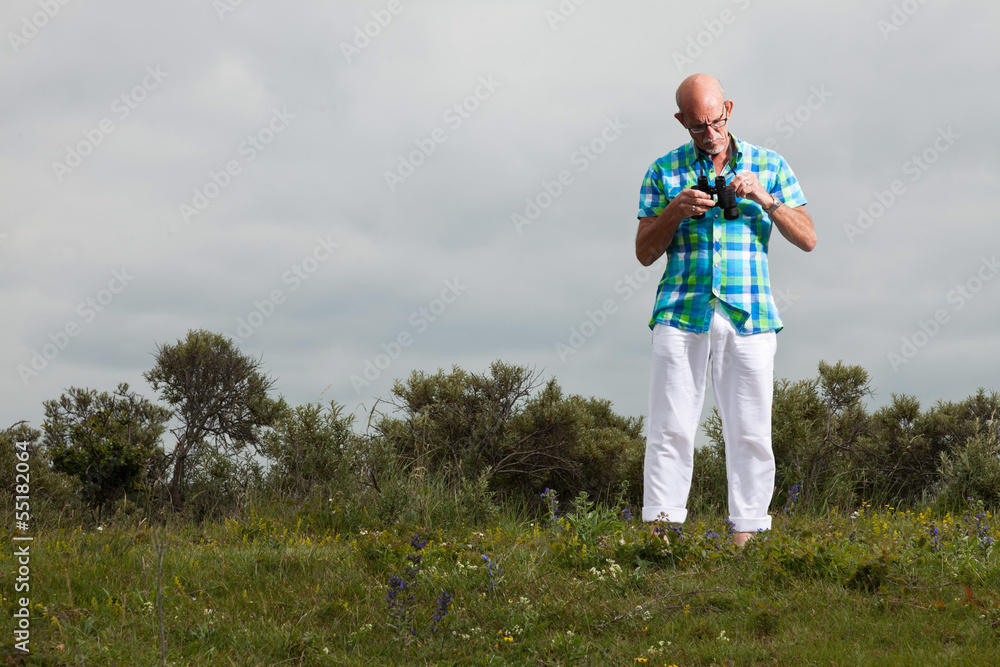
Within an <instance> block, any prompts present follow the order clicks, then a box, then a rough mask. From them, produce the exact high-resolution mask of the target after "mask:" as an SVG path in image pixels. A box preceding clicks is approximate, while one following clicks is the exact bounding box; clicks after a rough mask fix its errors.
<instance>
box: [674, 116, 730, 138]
mask: <svg viewBox="0 0 1000 667" xmlns="http://www.w3.org/2000/svg"><path fill="white" fill-rule="evenodd" d="M727 122H729V112H728V111H727V112H726V117H725V118H720V119H719V120H716V121H713V122H711V123H708V124H703V125H695V126H694V127H687V125H685V126H684V127H687V131H688V132H690V133H691V134H703V133H704V132H705V130H707V129H708V128H712V129H713V130H721V129H722V128H724V127H725V126H726V123H727Z"/></svg>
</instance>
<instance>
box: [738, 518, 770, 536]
mask: <svg viewBox="0 0 1000 667" xmlns="http://www.w3.org/2000/svg"><path fill="white" fill-rule="evenodd" d="M729 520H730V521H731V522H732V524H733V530H735V531H736V532H737V533H756V532H758V531H761V530H771V517H769V516H768V517H764V518H762V519H743V518H739V517H733V516H731V517H729Z"/></svg>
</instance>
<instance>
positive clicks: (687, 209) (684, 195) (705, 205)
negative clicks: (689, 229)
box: [667, 188, 715, 219]
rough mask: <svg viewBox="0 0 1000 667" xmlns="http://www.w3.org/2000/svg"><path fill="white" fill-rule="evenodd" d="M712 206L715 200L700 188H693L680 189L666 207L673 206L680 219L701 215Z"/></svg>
mask: <svg viewBox="0 0 1000 667" xmlns="http://www.w3.org/2000/svg"><path fill="white" fill-rule="evenodd" d="M714 206H715V200H714V199H712V196H711V195H709V194H706V193H704V192H702V191H701V190H695V189H694V188H688V189H687V190H681V191H680V194H678V195H677V196H676V197H674V198H673V199H672V200H671V201H670V203H669V204H667V208H671V207H673V208H674V210H675V211H676V212H677V214H678V215H680V217H681V219H683V218H692V217H694V216H696V215H701V214H702V213H704V212H705V211H708V210H710V209H711V208H712V207H714Z"/></svg>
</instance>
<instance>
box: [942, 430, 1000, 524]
mask: <svg viewBox="0 0 1000 667" xmlns="http://www.w3.org/2000/svg"><path fill="white" fill-rule="evenodd" d="M998 431H1000V429H998V425H997V423H996V421H993V422H992V423H989V422H988V423H986V424H982V423H979V422H977V423H976V428H975V430H974V431H973V433H972V436H971V437H969V439H968V440H966V441H965V443H964V444H963V445H962V446H961V447H957V448H955V449H954V450H953V451H951V452H950V453H943V452H942V454H941V463H940V468H939V473H940V476H941V492H940V496H939V499H940V501H941V502H942V503H943V504H944V505H945V506H946V507H949V508H956V507H961V506H964V505H965V503H966V501H967V500H968V499H969V498H974V499H976V500H981V501H983V502H984V503H985V504H987V505H991V506H993V507H997V506H1000V436H998Z"/></svg>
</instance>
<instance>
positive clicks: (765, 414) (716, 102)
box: [635, 74, 816, 547]
mask: <svg viewBox="0 0 1000 667" xmlns="http://www.w3.org/2000/svg"><path fill="white" fill-rule="evenodd" d="M676 100H677V108H678V112H677V113H676V114H674V117H675V118H676V119H677V120H678V121H679V122H680V124H681V125H682V126H683V127H684V128H685V130H687V132H688V133H689V134H690V136H691V141H690V142H689V143H687V144H686V145H684V146H681V147H680V148H678V149H676V150H674V151H672V152H670V153H668V154H666V155H665V156H663V157H662V158H660V159H659V160H657V161H656V162H654V163H653V164H652V166H650V168H649V171H648V172H647V173H646V177H645V179H644V181H643V184H642V191H641V202H640V207H639V216H638V217H639V231H638V233H637V234H636V239H635V254H636V257H637V258H638V260H639V261H640V262H641V263H642V265H643V266H649V265H650V264H652V263H653V262H655V261H656V260H657V259H659V258H660V256H661V255H663V254H664V253H666V255H667V267H666V270H665V271H664V273H663V278H662V279H661V280H660V285H659V289H658V290H657V294H656V304H655V307H654V309H653V318H652V320H651V321H650V328H651V329H652V330H653V362H652V372H651V374H650V388H649V424H648V434H647V437H646V459H645V471H644V477H645V479H644V481H645V486H644V499H643V508H642V518H643V521H657V520H660V521H664V520H666V521H670V522H676V523H683V522H684V521H685V519H686V518H687V509H686V506H687V498H688V493H689V491H690V488H691V472H692V469H693V463H694V437H695V433H696V431H697V429H698V420H699V418H700V417H701V410H702V405H703V403H704V398H705V384H706V381H707V374H708V366H709V360H711V362H712V389H713V391H714V393H715V403H716V407H717V409H718V411H719V416H720V417H721V419H722V432H723V437H724V440H725V445H726V473H727V476H728V481H729V515H730V517H729V518H730V521H732V523H733V529H734V530H735V531H736V535H735V542H736V544H737V545H738V546H741V547H742V546H743V545H744V543H746V541H747V540H748V539H749V538H750V537H751V536H752V535H753V534H754V533H756V532H757V531H760V530H768V529H770V527H771V517H770V515H769V514H768V513H767V511H768V506H769V505H770V503H771V494H772V493H773V489H774V454H773V452H772V450H771V399H772V395H773V392H774V377H773V374H774V352H775V345H776V334H777V332H778V331H780V330H781V326H782V325H781V319H780V318H779V316H778V310H777V308H776V307H775V305H774V300H773V299H772V297H771V286H770V279H769V277H768V267H767V248H768V244H769V241H770V238H771V231H772V226H773V227H777V229H778V231H779V232H781V235H782V236H784V237H785V238H786V239H788V240H789V241H791V242H792V243H793V244H794V245H796V246H798V247H799V248H801V249H802V250H805V251H806V252H809V251H810V250H812V249H813V248H814V247H815V245H816V232H815V230H814V229H813V223H812V219H811V218H810V217H809V214H808V213H806V211H805V209H804V208H803V207H804V205H805V203H806V199H805V196H804V195H803V194H802V190H801V189H800V188H799V185H798V181H797V180H796V178H795V175H794V174H793V173H792V170H791V168H789V166H788V164H787V163H786V162H785V160H784V158H782V157H781V156H780V155H778V154H777V153H775V152H774V151H770V150H767V149H765V148H761V147H759V146H754V145H753V144H749V143H746V142H744V141H741V140H739V139H737V138H736V137H734V136H733V135H731V134H730V133H729V130H728V125H729V120H730V118H731V114H732V111H733V102H732V100H726V99H725V91H724V90H723V88H722V84H720V83H719V81H718V80H717V79H715V78H714V77H711V76H708V75H706V74H694V75H692V76H690V77H688V78H687V79H685V80H684V81H683V82H682V83H681V85H680V86H679V87H678V88H677V97H676ZM717 175H720V176H725V177H726V178H727V183H728V187H731V188H733V189H734V191H735V195H736V197H737V198H738V199H737V203H738V207H739V213H740V216H739V218H737V219H736V220H725V219H724V218H723V215H722V211H721V209H719V208H717V207H714V206H715V202H714V201H713V199H712V197H711V196H710V195H708V194H706V193H704V192H702V191H700V190H697V189H694V187H693V186H694V185H696V183H697V181H698V177H699V176H706V177H707V178H708V182H709V183H714V182H715V178H716V176H717ZM702 214H704V217H703V218H701V219H694V216H696V215H702Z"/></svg>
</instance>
